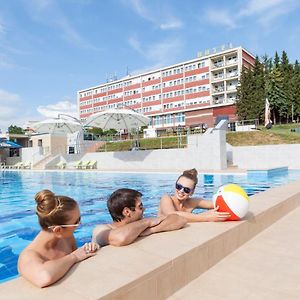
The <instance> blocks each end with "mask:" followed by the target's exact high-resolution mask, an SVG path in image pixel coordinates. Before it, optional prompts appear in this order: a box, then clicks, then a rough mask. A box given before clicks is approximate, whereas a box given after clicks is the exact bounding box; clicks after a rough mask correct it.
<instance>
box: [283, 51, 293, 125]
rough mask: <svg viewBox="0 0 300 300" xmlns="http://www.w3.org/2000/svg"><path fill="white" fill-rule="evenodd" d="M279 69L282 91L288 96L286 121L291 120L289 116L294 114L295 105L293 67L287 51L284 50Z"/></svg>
mask: <svg viewBox="0 0 300 300" xmlns="http://www.w3.org/2000/svg"><path fill="white" fill-rule="evenodd" d="M279 69H280V71H281V75H282V82H283V85H282V91H283V93H284V94H285V98H286V103H285V105H286V109H287V110H286V116H284V117H286V121H287V122H288V121H289V118H290V117H291V115H292V109H293V107H294V101H293V95H292V81H293V73H294V71H293V67H292V65H291V64H290V63H289V59H288V56H287V53H286V52H285V51H283V52H282V56H281V63H280V65H279Z"/></svg>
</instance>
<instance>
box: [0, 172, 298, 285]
mask: <svg viewBox="0 0 300 300" xmlns="http://www.w3.org/2000/svg"><path fill="white" fill-rule="evenodd" d="M178 175H180V174H174V173H170V174H166V173H164V174H150V173H100V172H62V171H61V172H43V171H41V172H31V171H23V172H22V171H0V282H4V281H6V280H9V279H11V278H14V277H16V276H18V272H17V261H18V256H19V254H20V252H21V251H22V250H23V249H24V248H25V247H26V246H27V245H28V244H29V243H30V242H31V241H32V240H33V239H34V237H35V236H36V235H37V233H38V232H39V230H40V228H39V225H38V221H37V216H36V214H35V201H34V195H35V194H36V193H37V192H38V191H40V190H43V189H50V190H52V191H53V192H54V193H56V194H60V195H66V196H70V197H72V198H74V199H75V200H77V201H78V203H79V206H80V209H81V219H82V223H83V226H81V227H79V228H78V229H77V230H76V232H75V237H76V239H77V241H78V245H79V246H80V245H82V244H84V243H85V242H88V241H90V239H91V235H92V231H93V228H94V227H95V225H96V224H100V223H107V222H111V218H110V216H109V213H108V211H107V208H106V200H107V198H108V196H109V195H110V194H111V193H112V192H113V191H115V190H116V189H118V188H121V187H125V188H133V189H137V190H139V191H140V192H142V193H143V204H144V206H145V208H146V211H145V216H146V217H149V216H155V215H156V212H157V208H158V204H159V199H160V197H161V196H162V195H163V194H165V193H172V192H173V190H174V185H175V180H176V178H177V177H178ZM296 179H300V171H296V170H295V171H288V172H280V173H279V174H272V175H270V176H253V174H252V176H251V177H249V176H247V175H243V174H231V175H228V174H227V175H225V174H199V183H198V187H197V189H196V191H195V194H194V195H195V196H198V197H202V198H204V199H211V198H212V195H213V192H214V191H216V189H217V188H218V187H219V186H220V185H222V184H225V183H236V184H239V185H241V186H242V187H243V188H244V189H245V190H246V192H247V193H248V195H249V196H250V195H253V194H255V193H258V192H261V191H264V190H266V189H268V188H270V187H274V186H278V185H282V184H285V183H287V182H290V181H293V180H296ZM199 212H200V211H198V213H199Z"/></svg>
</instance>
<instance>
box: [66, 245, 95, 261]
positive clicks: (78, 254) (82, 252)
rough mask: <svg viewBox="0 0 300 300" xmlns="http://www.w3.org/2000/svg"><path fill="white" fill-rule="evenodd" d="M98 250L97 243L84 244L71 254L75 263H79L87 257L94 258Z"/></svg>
mask: <svg viewBox="0 0 300 300" xmlns="http://www.w3.org/2000/svg"><path fill="white" fill-rule="evenodd" d="M98 249H100V246H99V245H98V244H97V243H92V242H91V243H85V244H84V245H83V246H82V247H80V248H78V249H76V250H75V251H73V252H72V253H71V254H72V255H74V256H75V258H76V262H80V261H82V260H84V259H86V258H88V257H91V256H94V255H95V254H96V252H97V250H98Z"/></svg>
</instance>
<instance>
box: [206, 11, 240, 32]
mask: <svg viewBox="0 0 300 300" xmlns="http://www.w3.org/2000/svg"><path fill="white" fill-rule="evenodd" d="M204 18H205V19H206V20H207V21H208V22H209V23H211V24H212V25H220V26H226V27H227V28H229V29H233V28H235V27H236V23H235V20H234V14H233V13H229V12H228V11H227V10H221V9H211V10H207V11H206V12H205V15H204Z"/></svg>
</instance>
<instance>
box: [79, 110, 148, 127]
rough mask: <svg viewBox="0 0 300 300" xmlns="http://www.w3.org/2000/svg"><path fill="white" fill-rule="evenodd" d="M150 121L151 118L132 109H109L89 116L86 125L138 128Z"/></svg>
mask: <svg viewBox="0 0 300 300" xmlns="http://www.w3.org/2000/svg"><path fill="white" fill-rule="evenodd" d="M149 123H150V119H149V118H148V117H146V116H144V115H142V114H140V113H137V112H136V111H134V110H132V109H109V110H105V111H102V112H99V113H96V114H93V115H91V116H90V117H88V118H87V120H86V122H85V124H84V126H87V127H97V128H102V129H103V130H108V129H116V130H121V129H127V130H128V131H130V130H131V129H137V128H139V127H141V126H146V125H148V124H149Z"/></svg>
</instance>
